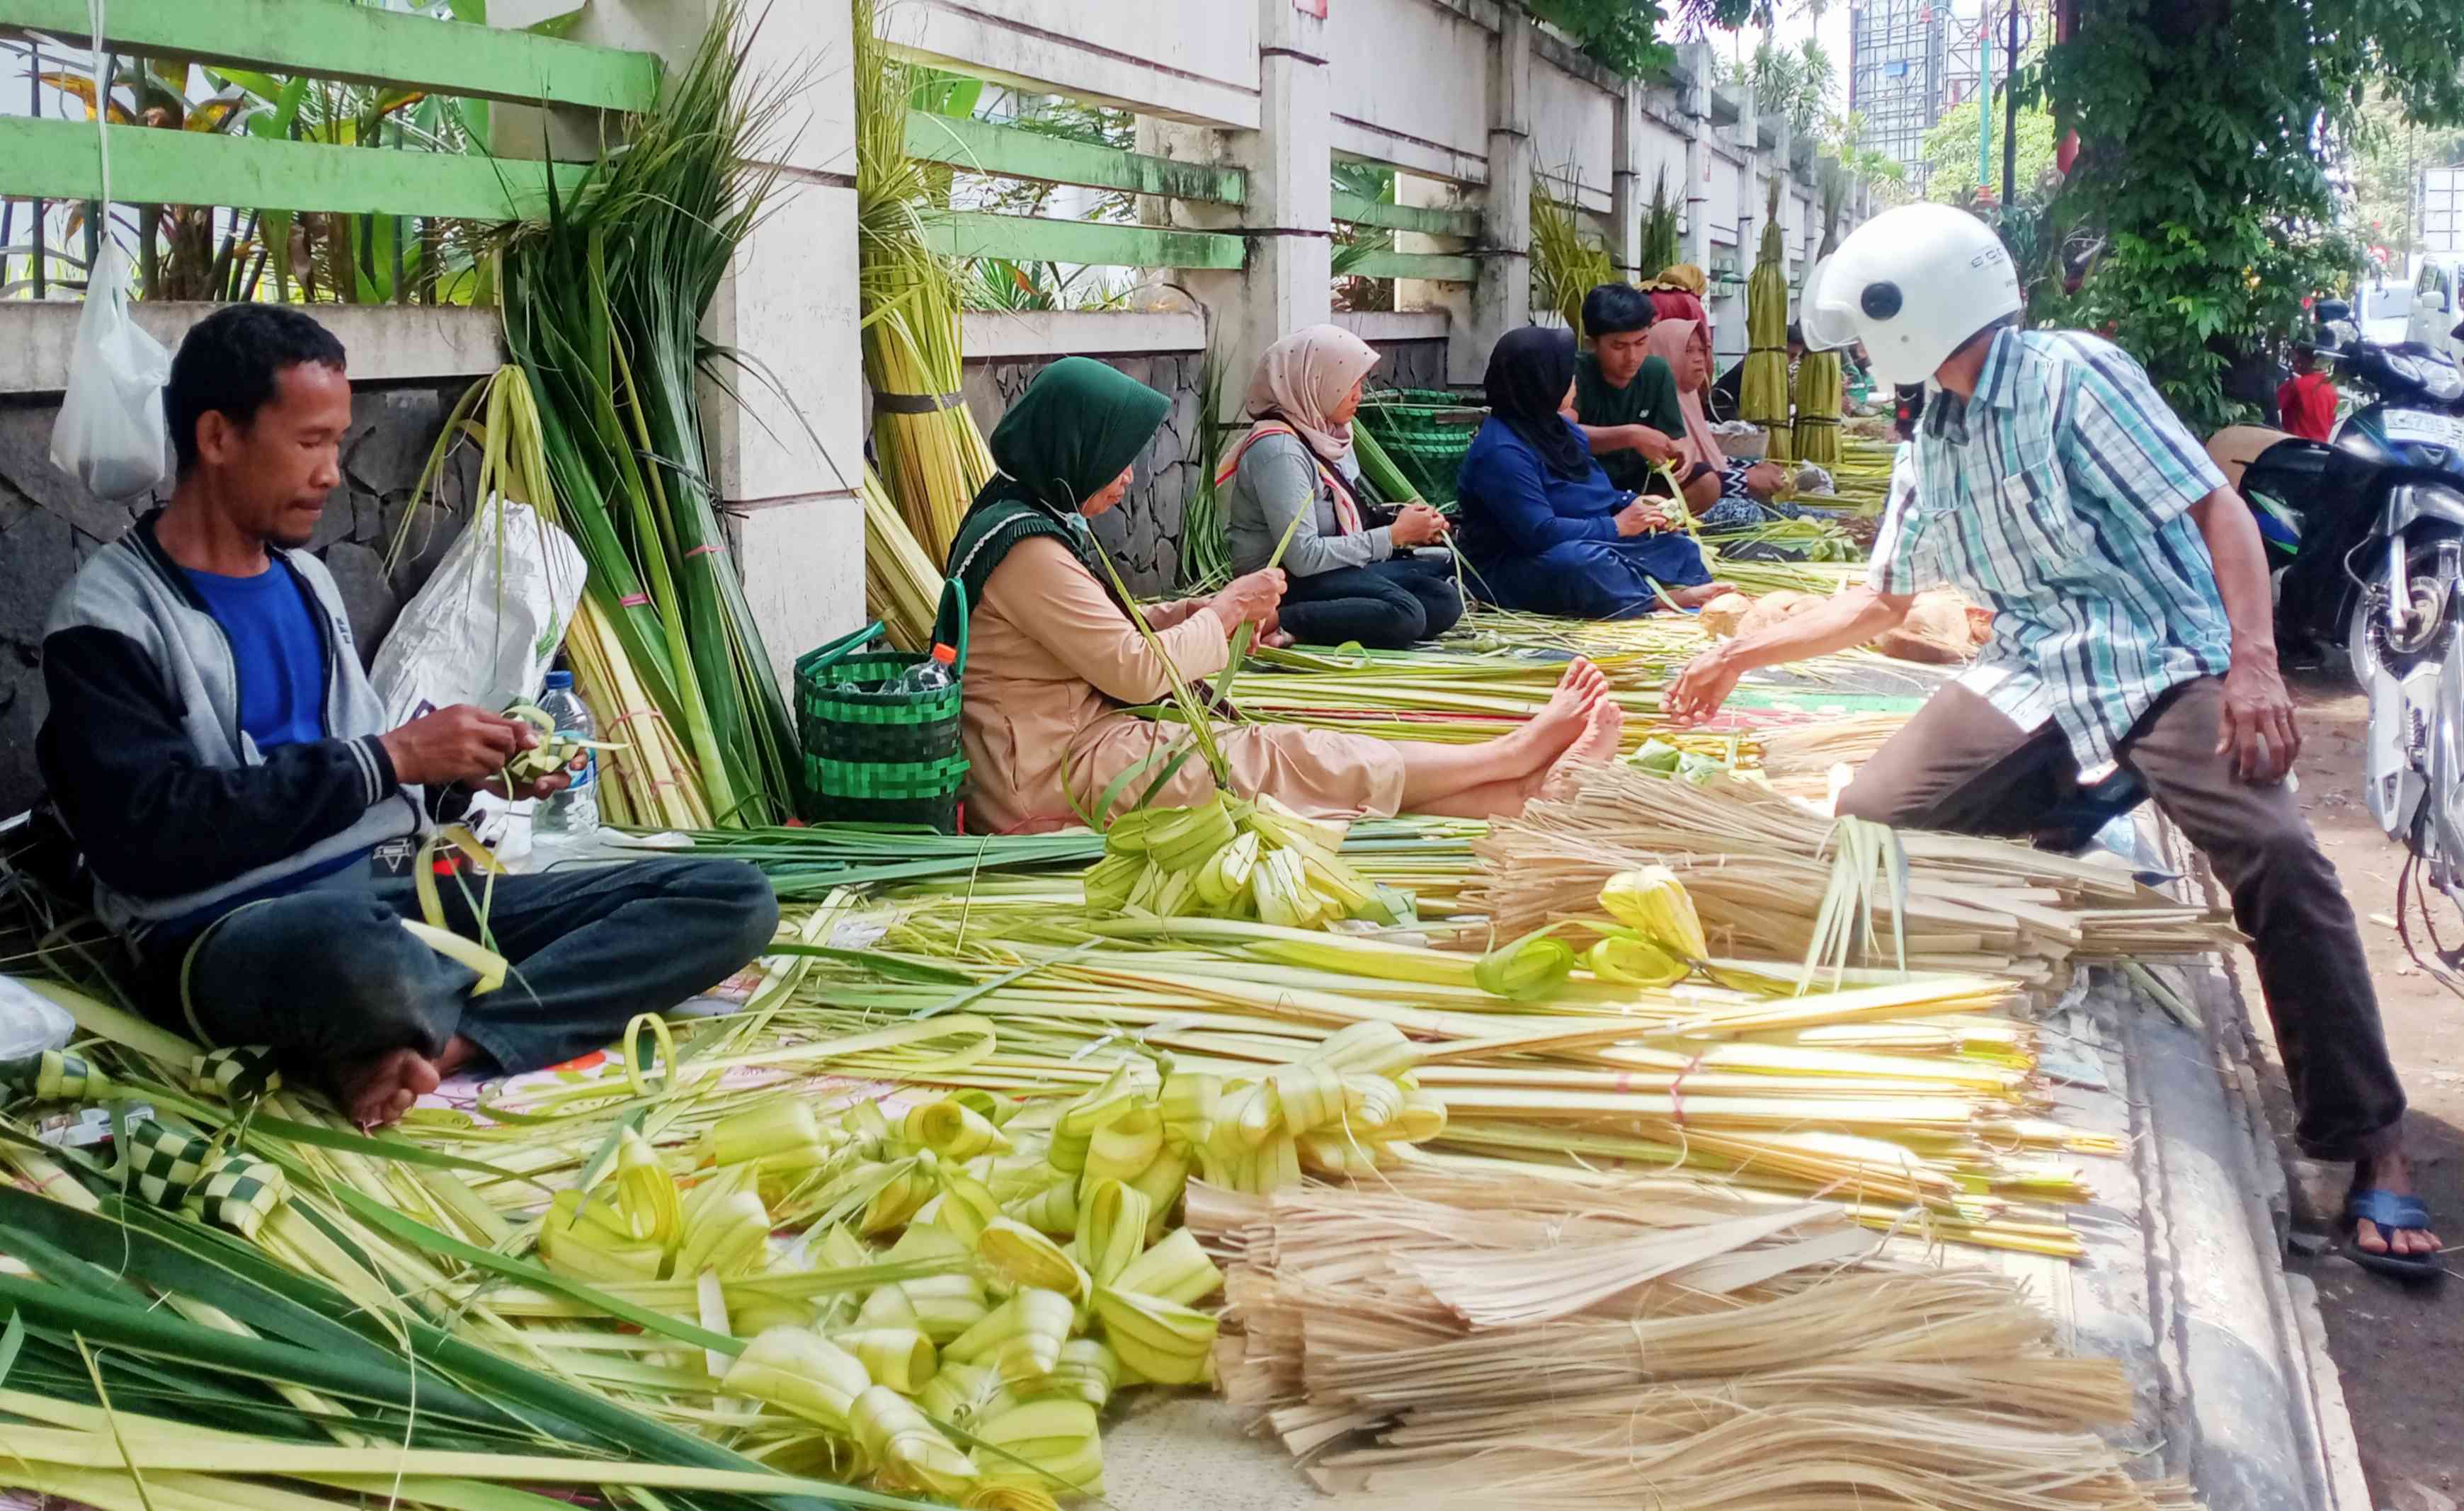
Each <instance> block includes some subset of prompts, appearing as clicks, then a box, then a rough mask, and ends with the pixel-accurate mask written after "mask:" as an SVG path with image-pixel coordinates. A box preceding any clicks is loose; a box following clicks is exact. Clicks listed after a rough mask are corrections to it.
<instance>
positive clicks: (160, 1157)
mask: <svg viewBox="0 0 2464 1511" xmlns="http://www.w3.org/2000/svg"><path fill="white" fill-rule="evenodd" d="M213 1155H214V1147H213V1146H212V1145H211V1144H209V1143H208V1142H207V1141H206V1137H205V1135H204V1134H202V1133H192V1132H190V1131H188V1130H187V1128H165V1127H164V1126H163V1125H162V1124H160V1123H157V1122H156V1121H154V1120H153V1119H152V1118H138V1119H136V1120H135V1121H134V1122H131V1123H130V1124H129V1125H128V1161H129V1174H130V1176H131V1177H132V1178H133V1179H134V1180H135V1182H136V1185H137V1193H138V1194H139V1195H141V1196H143V1197H144V1198H145V1199H146V1200H147V1201H150V1202H152V1203H153V1204H154V1205H156V1206H158V1207H177V1206H179V1205H180V1204H181V1203H183V1202H185V1201H187V1199H188V1193H190V1192H192V1191H194V1190H195V1189H196V1186H197V1182H199V1181H201V1180H203V1179H205V1177H206V1164H207V1162H208V1161H209V1160H210V1159H212V1158H213Z"/></svg>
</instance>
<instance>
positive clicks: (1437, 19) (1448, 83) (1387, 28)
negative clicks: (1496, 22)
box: [1326, 0, 1496, 183]
mask: <svg viewBox="0 0 2464 1511" xmlns="http://www.w3.org/2000/svg"><path fill="white" fill-rule="evenodd" d="M1326 37H1327V54H1328V58H1327V61H1328V73H1329V80H1328V82H1329V85H1330V87H1331V92H1332V96H1333V101H1334V104H1333V111H1332V114H1333V116H1334V147H1335V150H1336V151H1338V152H1342V153H1345V154H1347V155H1349V156H1353V157H1361V158H1368V159H1371V160H1373V161H1375V162H1380V163H1392V164H1397V166H1400V167H1406V168H1410V169H1412V170H1414V171H1415V172H1419V173H1425V174H1428V175H1429V176H1431V177H1433V178H1441V179H1453V180H1457V181H1463V182H1470V183H1480V182H1482V181H1484V180H1485V178H1486V177H1487V164H1488V116H1489V90H1490V87H1491V83H1492V80H1491V78H1490V77H1489V75H1490V68H1489V54H1490V51H1491V49H1492V48H1493V47H1494V45H1495V41H1496V37H1495V34H1494V33H1492V32H1491V31H1490V29H1489V28H1488V27H1485V26H1483V25H1482V24H1480V22H1479V21H1478V20H1476V19H1475V18H1473V17H1472V16H1468V15H1465V14H1463V13H1462V12H1461V11H1456V10H1454V9H1452V8H1450V7H1446V6H1442V5H1437V4H1433V3H1431V0H1338V3H1337V4H1336V5H1335V6H1334V9H1333V12H1332V13H1331V15H1330V16H1329V17H1328V20H1327V28H1326Z"/></svg>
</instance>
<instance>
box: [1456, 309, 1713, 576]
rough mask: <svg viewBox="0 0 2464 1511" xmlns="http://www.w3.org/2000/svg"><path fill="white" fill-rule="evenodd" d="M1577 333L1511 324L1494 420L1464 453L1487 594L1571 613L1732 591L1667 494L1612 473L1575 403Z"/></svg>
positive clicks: (1467, 517) (1495, 391)
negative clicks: (1658, 495)
mask: <svg viewBox="0 0 2464 1511" xmlns="http://www.w3.org/2000/svg"><path fill="white" fill-rule="evenodd" d="M1573 387H1574V338H1573V333H1571V332H1568V331H1551V330H1543V329H1540V328H1539V327H1537V326H1530V327H1526V328H1525V329H1523V330H1519V331H1509V332H1508V333H1507V336H1506V339H1503V340H1501V341H1499V342H1498V343H1497V350H1496V351H1494V352H1492V353H1490V354H1489V359H1488V408H1489V419H1488V423H1487V424H1485V425H1484V426H1482V427H1481V429H1480V434H1479V435H1478V436H1477V437H1476V438H1474V440H1473V441H1472V444H1471V451H1470V453H1469V454H1468V455H1466V456H1464V458H1463V473H1462V475H1461V477H1460V479H1459V487H1458V489H1457V492H1458V494H1459V495H1460V497H1461V500H1462V508H1463V552H1464V554H1465V556H1466V557H1468V558H1469V559H1470V561H1471V564H1472V566H1473V568H1474V569H1475V570H1476V571H1477V572H1478V574H1479V579H1478V580H1477V582H1476V583H1475V584H1474V585H1475V586H1476V587H1478V588H1479V589H1480V590H1481V594H1482V596H1483V597H1485V598H1486V599H1487V600H1488V601H1489V602H1492V603H1495V604H1497V605H1498V606H1499V607H1501V608H1516V609H1523V610H1526V611H1528V612H1530V613H1535V614H1555V615H1559V616H1561V617H1564V618H1567V619H1631V618H1634V617H1635V616H1637V615H1640V614H1648V613H1651V612H1653V611H1654V610H1657V609H1661V608H1684V609H1690V608H1696V607H1699V606H1701V605H1702V604H1704V603H1705V602H1709V601H1710V600H1711V599H1712V598H1713V597H1714V596H1716V595H1717V594H1719V593H1720V592H1723V591H1725V589H1724V588H1723V587H1722V586H1721V584H1719V583H1716V582H1713V581H1712V580H1711V573H1710V569H1709V568H1708V567H1706V566H1705V565H1704V564H1703V552H1702V550H1701V548H1700V547H1698V546H1696V545H1695V543H1694V541H1693V539H1692V538H1691V537H1688V536H1686V535H1685V534H1684V533H1683V531H1682V530H1680V529H1679V528H1678V523H1679V521H1678V517H1677V515H1676V512H1675V510H1674V508H1673V507H1672V506H1670V505H1669V504H1667V503H1666V501H1665V500H1660V499H1652V498H1643V497H1639V496H1638V495H1637V494H1635V493H1629V492H1627V491H1626V490H1624V489H1621V488H1618V487H1617V486H1616V485H1614V484H1612V483H1611V482H1610V481H1609V479H1608V474H1607V473H1606V472H1603V471H1600V464H1599V463H1597V462H1595V461H1594V460H1593V459H1592V451H1591V448H1590V446H1589V445H1587V444H1586V443H1585V442H1584V440H1583V433H1582V432H1581V431H1580V430H1578V429H1576V428H1575V427H1574V425H1573V422H1572V421H1571V420H1569V419H1567V418H1566V413H1565V411H1566V410H1567V409H1568V407H1569V406H1571V405H1573Z"/></svg>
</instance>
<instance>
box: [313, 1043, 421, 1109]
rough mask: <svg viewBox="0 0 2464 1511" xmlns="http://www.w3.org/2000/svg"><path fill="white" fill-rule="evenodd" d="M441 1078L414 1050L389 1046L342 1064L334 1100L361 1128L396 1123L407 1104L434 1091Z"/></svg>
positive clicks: (335, 1080) (337, 1077)
mask: <svg viewBox="0 0 2464 1511" xmlns="http://www.w3.org/2000/svg"><path fill="white" fill-rule="evenodd" d="M441 1079H442V1078H441V1077H439V1076H438V1075H437V1073H436V1066H435V1065H434V1064H432V1063H430V1062H429V1059H428V1057H427V1056H425V1055H423V1054H421V1053H420V1052H419V1051H418V1050H416V1049H409V1048H403V1049H388V1050H386V1051H385V1053H383V1054H379V1055H370V1056H369V1057H368V1058H367V1059H365V1060H363V1061H360V1062H357V1063H355V1064H350V1065H345V1066H343V1067H342V1069H341V1072H340V1073H338V1074H337V1075H336V1077H335V1079H334V1088H333V1094H334V1101H335V1102H336V1103H337V1104H338V1105H339V1106H341V1109H342V1112H343V1114H344V1115H345V1116H347V1117H348V1118H349V1119H350V1120H351V1121H352V1122H353V1123H356V1124H358V1125H359V1126H360V1127H361V1128H382V1127H384V1126H385V1125H386V1124H389V1123H399V1122H401V1121H402V1115H403V1114H404V1113H406V1112H407V1111H409V1110H410V1105H411V1104H412V1103H414V1102H416V1101H418V1100H419V1099H420V1098H421V1097H424V1096H426V1095H427V1094H428V1093H429V1092H431V1091H433V1090H435V1089H436V1087H437V1084H438V1082H439V1081H440V1080H441Z"/></svg>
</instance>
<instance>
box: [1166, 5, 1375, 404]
mask: <svg viewBox="0 0 2464 1511" xmlns="http://www.w3.org/2000/svg"><path fill="white" fill-rule="evenodd" d="M1326 28H1327V22H1326V20H1325V18H1324V17H1322V16H1317V15H1311V14H1309V13H1308V12H1306V11H1302V10H1300V9H1299V8H1298V7H1296V6H1294V5H1292V4H1291V3H1290V0H1258V91H1259V128H1258V129H1257V130H1255V131H1238V132H1228V131H1220V130H1216V129H1213V128H1211V127H1205V126H1193V125H1184V124H1181V123H1178V122H1176V121H1170V120H1160V119H1157V118H1155V117H1141V118H1139V121H1138V149H1139V150H1140V151H1142V152H1150V153H1154V154H1155V155H1156V156H1159V157H1169V158H1178V159H1181V160H1183V161H1191V162H1221V163H1229V164H1237V165H1238V166H1240V167H1241V168H1243V170H1245V171H1246V173H1247V175H1248V193H1247V203H1246V204H1244V205H1243V206H1241V207H1240V208H1238V209H1234V208H1230V207H1226V206H1213V205H1192V204H1188V203H1184V202H1181V201H1155V200H1150V201H1148V202H1147V205H1146V213H1147V214H1148V216H1149V217H1150V218H1151V219H1155V220H1158V221H1164V222H1168V223H1172V224H1179V225H1185V226H1190V227H1194V228H1197V229H1200V230H1233V231H1238V232H1240V233H1241V234H1242V235H1243V236H1244V237H1245V238H1247V241H1248V253H1247V257H1246V260H1245V262H1244V265H1243V267H1242V268H1241V270H1240V271H1239V272H1237V273H1220V272H1215V273H1210V272H1205V271H1201V270H1198V269H1185V270H1182V271H1181V272H1180V273H1178V274H1176V275H1175V278H1174V281H1175V282H1177V283H1178V284H1179V285H1180V286H1181V287H1182V288H1184V289H1186V290H1188V291H1189V293H1190V294H1191V295H1192V296H1195V297H1196V298H1197V299H1198V301H1199V303H1200V304H1201V305H1203V306H1205V310H1206V316H1207V325H1208V330H1207V339H1208V343H1209V346H1210V348H1211V350H1212V352H1213V355H1214V358H1215V360H1216V361H1218V362H1219V363H1221V367H1222V372H1223V384H1222V392H1223V413H1221V415H1219V416H1217V418H1218V419H1232V418H1235V417H1237V416H1238V415H1239V413H1240V408H1241V399H1242V395H1243V392H1244V391H1245V390H1246V389H1247V387H1248V383H1249V373H1250V371H1251V369H1252V368H1253V367H1254V366H1255V365H1256V363H1257V361H1258V358H1259V355H1260V354H1261V353H1263V352H1265V349H1266V348H1267V347H1268V346H1271V345H1273V344H1274V343H1275V342H1276V341H1277V340H1279V339H1282V338H1283V337H1285V336H1287V335H1289V334H1290V333H1291V332H1293V331H1296V330H1298V329H1300V328H1301V327H1302V326H1304V325H1323V324H1325V323H1327V322H1328V321H1329V320H1330V319H1331V318H1332V314H1333V303H1332V301H1333V276H1334V275H1333V269H1332V266H1331V258H1332V252H1333V249H1332V241H1333V237H1334V197H1333V196H1334V187H1333V170H1334V153H1333V141H1334V121H1333V115H1332V108H1333V99H1332V95H1331V86H1330V84H1329V72H1330V70H1329V60H1328V55H1327V42H1326Z"/></svg>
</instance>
